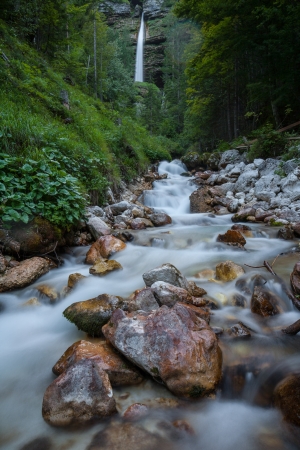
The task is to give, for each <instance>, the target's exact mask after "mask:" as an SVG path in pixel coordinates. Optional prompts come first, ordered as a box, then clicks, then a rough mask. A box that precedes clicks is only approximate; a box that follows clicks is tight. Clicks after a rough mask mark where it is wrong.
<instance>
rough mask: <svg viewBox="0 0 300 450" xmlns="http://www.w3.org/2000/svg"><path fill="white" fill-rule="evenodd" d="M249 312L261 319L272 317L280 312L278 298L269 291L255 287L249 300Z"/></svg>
mask: <svg viewBox="0 0 300 450" xmlns="http://www.w3.org/2000/svg"><path fill="white" fill-rule="evenodd" d="M251 311H252V312H253V313H254V314H259V315H260V316H263V317H268V316H274V315H276V314H279V313H280V312H282V309H281V308H280V306H279V301H278V298H277V297H276V296H275V294H273V293H272V292H270V291H267V290H266V289H263V288H261V287H259V286H256V287H255V288H254V291H253V295H252V298H251Z"/></svg>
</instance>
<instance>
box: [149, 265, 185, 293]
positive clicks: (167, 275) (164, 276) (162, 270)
mask: <svg viewBox="0 0 300 450" xmlns="http://www.w3.org/2000/svg"><path fill="white" fill-rule="evenodd" d="M143 280H144V282H145V284H146V286H148V287H150V286H152V284H153V283H155V282H156V281H165V282H166V283H170V284H173V286H178V287H181V288H183V289H185V290H187V291H188V290H189V283H188V281H187V279H186V278H185V276H184V275H182V274H181V272H180V271H179V270H178V269H177V268H176V267H175V266H173V265H172V264H169V263H167V264H163V265H161V266H159V267H156V268H155V269H151V270H149V271H148V272H145V273H144V274H143Z"/></svg>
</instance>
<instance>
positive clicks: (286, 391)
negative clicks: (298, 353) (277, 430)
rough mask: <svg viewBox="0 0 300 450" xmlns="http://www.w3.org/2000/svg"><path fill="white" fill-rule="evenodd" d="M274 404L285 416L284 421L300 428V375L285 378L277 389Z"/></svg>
mask: <svg viewBox="0 0 300 450" xmlns="http://www.w3.org/2000/svg"><path fill="white" fill-rule="evenodd" d="M274 403H275V406H277V408H279V409H280V410H281V412H282V414H283V418H284V420H286V421H287V422H289V423H292V424H294V425H297V426H298V427H299V426H300V414H299V413H300V375H299V373H296V374H292V375H289V376H287V377H286V378H284V379H283V380H282V381H281V382H280V383H279V384H278V385H277V386H276V388H275V391H274Z"/></svg>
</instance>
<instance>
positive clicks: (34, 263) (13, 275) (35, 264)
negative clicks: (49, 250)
mask: <svg viewBox="0 0 300 450" xmlns="http://www.w3.org/2000/svg"><path fill="white" fill-rule="evenodd" d="M49 268H50V266H49V262H48V261H47V260H46V259H44V258H39V257H37V256H36V257H34V258H30V259H26V260H25V261H22V262H21V263H20V264H19V265H18V266H16V267H13V268H11V269H8V270H7V272H6V273H5V274H4V275H2V276H0V292H6V291H11V290H12V289H20V288H22V287H25V286H28V285H29V284H31V283H33V282H34V281H35V280H36V279H38V278H39V277H41V276H42V275H44V274H45V273H47V272H48V271H49Z"/></svg>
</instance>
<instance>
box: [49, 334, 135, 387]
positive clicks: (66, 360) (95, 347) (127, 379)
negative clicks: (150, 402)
mask: <svg viewBox="0 0 300 450" xmlns="http://www.w3.org/2000/svg"><path fill="white" fill-rule="evenodd" d="M95 358H96V359H97V362H99V367H101V370H104V372H106V373H107V375H108V378H109V381H110V382H111V384H112V386H126V385H132V384H139V383H140V382H141V381H143V377H142V375H141V373H140V371H139V370H138V369H137V368H136V367H134V366H133V365H132V364H131V363H130V362H129V361H127V360H126V359H125V358H124V357H123V356H122V355H121V354H120V353H118V352H117V351H116V349H115V348H114V347H113V346H112V345H111V344H109V343H107V342H105V341H102V342H97V343H94V344H93V343H92V342H89V341H84V340H81V341H77V342H75V343H74V344H73V345H71V347H69V348H68V349H67V350H66V351H65V353H64V354H63V355H62V356H61V357H60V358H59V360H58V361H57V363H56V364H55V365H54V366H53V368H52V371H53V373H55V375H61V374H62V373H63V372H65V371H66V370H67V369H68V368H69V367H71V366H72V365H73V364H75V363H77V362H78V361H81V360H82V359H95Z"/></svg>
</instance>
